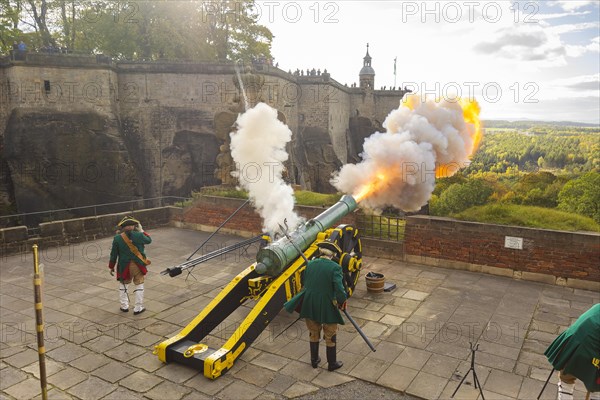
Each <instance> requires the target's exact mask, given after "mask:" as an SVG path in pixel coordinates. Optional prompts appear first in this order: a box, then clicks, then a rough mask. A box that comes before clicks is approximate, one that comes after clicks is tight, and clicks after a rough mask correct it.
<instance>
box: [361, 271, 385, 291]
mask: <svg viewBox="0 0 600 400" xmlns="http://www.w3.org/2000/svg"><path fill="white" fill-rule="evenodd" d="M365 279H366V280H367V292H370V293H381V292H383V286H384V284H385V276H384V275H383V274H378V273H377V272H369V273H368V274H367V275H365Z"/></svg>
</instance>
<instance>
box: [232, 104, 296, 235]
mask: <svg viewBox="0 0 600 400" xmlns="http://www.w3.org/2000/svg"><path fill="white" fill-rule="evenodd" d="M237 125H238V130H237V132H232V133H231V155H232V157H233V159H234V161H235V163H236V168H237V170H236V171H235V172H234V173H233V175H234V176H236V177H237V178H238V181H239V183H240V186H241V187H242V188H244V189H246V190H248V193H249V197H250V201H251V202H252V204H253V205H254V207H255V208H256V209H257V211H258V212H259V214H260V216H261V217H262V219H263V229H264V230H265V232H271V233H273V232H277V231H279V230H280V229H279V224H282V225H283V221H284V219H287V223H288V226H289V228H290V230H292V229H293V228H295V227H296V226H298V225H299V224H300V222H301V218H300V217H299V216H298V215H297V214H296V213H295V212H294V202H295V199H294V190H293V189H292V187H291V186H290V185H288V184H286V183H285V182H284V181H283V179H282V173H283V168H284V165H283V163H284V162H285V161H286V160H287V159H288V154H287V152H286V151H285V145H286V143H288V142H289V141H290V140H291V138H292V131H290V129H289V128H288V127H287V126H286V125H285V124H284V123H282V122H281V121H279V120H278V119H277V111H276V110H274V109H273V108H271V107H269V106H268V105H267V104H264V103H258V104H257V105H256V106H255V107H253V108H251V109H249V110H248V111H246V112H245V113H244V114H241V115H240V116H239V117H238V119H237Z"/></svg>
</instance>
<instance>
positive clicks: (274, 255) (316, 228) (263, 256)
mask: <svg viewBox="0 0 600 400" xmlns="http://www.w3.org/2000/svg"><path fill="white" fill-rule="evenodd" d="M356 206H357V203H356V200H354V198H353V197H352V196H350V195H344V196H342V198H341V199H340V200H339V201H338V202H337V203H335V204H334V205H333V206H331V207H329V208H328V209H327V210H325V211H324V212H322V213H321V214H319V215H318V216H316V217H315V218H313V219H311V220H310V221H308V222H306V223H305V224H303V225H301V226H300V227H298V228H297V229H296V230H295V231H293V232H291V233H290V234H289V235H288V236H289V239H288V238H287V237H284V238H281V239H279V240H277V241H275V242H273V243H272V244H270V245H268V246H266V247H264V248H262V249H261V250H259V252H258V253H257V254H256V261H257V264H256V267H255V271H256V272H257V273H259V274H261V275H262V274H267V275H271V276H277V275H279V274H280V273H281V272H282V271H283V270H284V269H285V268H286V267H287V266H288V265H291V263H292V262H294V261H295V260H296V259H297V258H298V257H300V255H301V253H300V252H299V251H298V250H301V251H306V249H307V248H308V247H309V246H310V245H311V244H312V243H313V242H314V241H315V240H316V239H317V235H318V234H319V232H323V231H325V230H327V229H329V228H331V226H333V224H334V223H336V222H337V221H339V220H340V219H342V218H343V217H344V216H345V215H346V214H348V213H351V212H352V211H354V210H355V209H356Z"/></svg>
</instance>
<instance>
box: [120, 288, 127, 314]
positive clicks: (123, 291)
mask: <svg viewBox="0 0 600 400" xmlns="http://www.w3.org/2000/svg"><path fill="white" fill-rule="evenodd" d="M119 301H120V302H121V309H122V310H128V309H129V296H128V295H127V285H126V284H124V283H123V282H119Z"/></svg>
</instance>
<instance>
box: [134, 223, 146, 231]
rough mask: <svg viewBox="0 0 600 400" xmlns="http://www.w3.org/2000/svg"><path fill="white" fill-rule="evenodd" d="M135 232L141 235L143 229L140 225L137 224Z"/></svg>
mask: <svg viewBox="0 0 600 400" xmlns="http://www.w3.org/2000/svg"><path fill="white" fill-rule="evenodd" d="M135 230H136V231H138V232H142V233H143V232H144V228H142V224H137V225H136V227H135Z"/></svg>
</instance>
